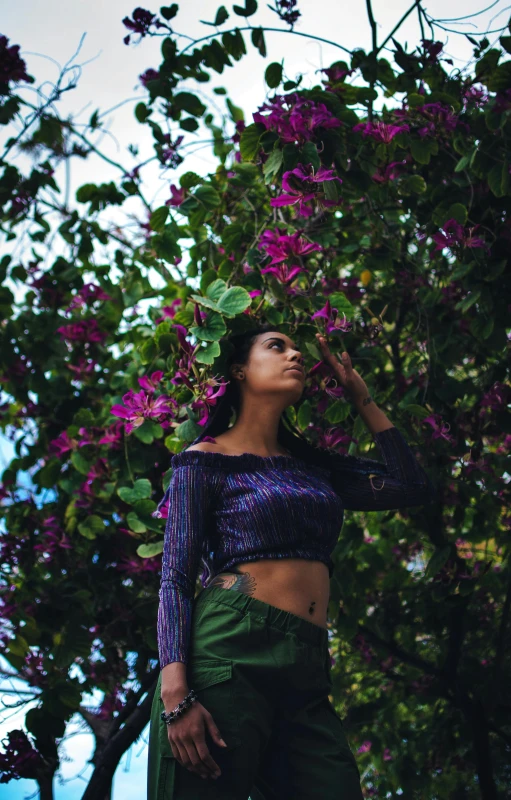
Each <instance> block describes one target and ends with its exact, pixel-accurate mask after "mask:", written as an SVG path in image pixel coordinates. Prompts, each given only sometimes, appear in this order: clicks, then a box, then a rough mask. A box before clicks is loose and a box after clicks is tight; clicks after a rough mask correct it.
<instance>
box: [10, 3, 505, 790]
mask: <svg viewBox="0 0 511 800" xmlns="http://www.w3.org/2000/svg"><path fill="white" fill-rule="evenodd" d="M142 5H143V7H145V8H148V9H149V10H151V11H157V10H158V8H159V3H158V4H157V5H145V3H143V4H142ZM219 5H220V3H219V2H216V0H215V2H212V0H186V2H182V3H180V12H179V14H178V17H177V18H176V20H174V21H173V23H172V24H173V26H174V29H175V30H176V31H178V32H179V33H183V34H186V35H188V36H192V37H198V36H205V35H206V34H208V33H211V32H212V29H211V28H208V27H206V26H205V25H202V24H201V23H200V22H199V20H201V19H204V20H207V21H212V20H213V19H214V17H215V13H216V9H217V8H218V6H219ZM225 5H226V7H227V8H228V10H229V11H230V10H231V5H232V4H231V3H230V2H227V3H225ZM410 5H412V0H373V11H374V16H375V19H376V21H377V24H378V40H379V42H382V41H383V40H384V39H385V37H386V36H387V35H388V34H389V33H390V32H391V30H392V29H393V27H394V26H395V24H396V23H397V22H398V20H399V19H400V18H401V16H402V15H403V14H404V13H405V11H406V10H407V9H408V8H409V7H410ZM135 6H136V3H131V2H126V0H108V2H106V1H105V2H101V1H100V0H87V2H85V0H71V2H69V0H68V2H65V3H64V2H59V0H45V2H41V0H39V2H36V1H35V0H16V2H10V3H4V4H3V6H2V21H1V26H2V27H1V29H0V32H1V33H2V34H4V35H6V36H7V37H8V38H9V39H10V43H11V44H19V45H20V46H21V55H22V57H23V58H24V59H25V60H26V62H27V69H28V72H29V73H30V74H32V75H33V76H34V77H35V78H36V84H35V85H39V84H40V83H41V82H42V81H48V82H51V83H53V82H54V81H55V80H56V78H57V76H58V72H59V68H58V65H61V66H62V65H64V64H65V63H66V62H68V61H69V60H70V59H72V58H73V56H74V54H75V53H76V50H77V48H78V46H79V43H80V39H81V37H82V36H83V35H84V34H85V39H84V41H83V44H82V47H81V51H80V53H79V55H78V56H76V57H75V59H74V63H80V64H83V67H82V72H81V76H80V78H79V82H78V86H77V88H76V89H75V90H73V91H72V92H69V93H68V94H67V95H66V96H65V98H64V100H63V102H62V103H61V104H59V109H60V114H61V115H63V116H66V115H69V114H71V115H73V116H74V117H75V118H76V115H77V114H78V119H80V120H81V121H82V122H85V121H87V120H88V119H89V117H90V115H91V114H92V113H93V112H94V111H96V110H98V109H99V110H101V111H106V110H107V109H110V108H113V107H114V106H116V105H118V104H119V103H121V102H122V101H125V100H126V99H129V102H128V103H126V104H125V105H123V106H122V107H120V108H118V109H117V110H115V111H112V112H111V113H109V114H108V115H107V117H106V119H107V120H108V128H109V133H108V134H105V136H104V138H103V141H102V145H101V146H102V149H103V150H104V152H105V153H106V154H107V155H108V156H109V157H110V158H112V159H114V160H116V161H120V162H121V163H122V164H123V165H125V166H126V167H127V168H129V169H132V168H133V166H135V164H136V160H135V159H134V158H133V157H132V156H131V155H130V154H129V153H128V150H127V147H128V145H130V144H134V145H137V146H139V148H140V153H141V155H142V156H147V155H151V153H152V152H153V151H152V139H151V137H150V136H149V135H148V133H147V128H146V126H141V125H139V123H138V122H137V121H136V120H135V118H134V116H133V108H134V106H135V104H136V103H137V102H139V101H140V100H142V99H144V90H143V88H142V86H141V85H140V82H139V80H138V76H139V75H140V74H141V73H142V72H144V71H145V70H146V69H148V68H149V67H154V68H156V67H158V65H159V63H160V58H159V46H160V44H161V39H144V40H143V41H142V42H141V43H140V45H138V46H126V45H125V44H124V43H123V41H122V40H123V37H124V36H125V35H126V33H127V30H126V28H125V27H124V26H123V24H122V19H123V17H125V16H131V14H132V11H133V8H134V7H135ZM486 6H492V7H491V8H489V10H487V11H485V12H484V13H482V14H480V15H478V16H477V17H475V18H474V20H467V19H465V20H460V21H458V22H452V21H448V22H445V23H443V24H444V26H445V27H447V28H455V29H457V30H463V31H465V32H467V33H469V34H472V35H473V34H474V33H477V32H478V31H479V32H485V31H487V30H491V29H493V28H498V27H500V26H501V25H503V24H505V23H506V21H507V19H508V17H509V13H510V12H509V10H505V9H506V6H507V4H506V3H505V2H504V1H503V0H501V1H500V2H496V3H493V4H492V3H491V2H487V3H485V2H478V0H429V1H428V0H424V2H423V7H424V8H425V10H426V11H427V12H428V14H429V15H430V16H431V17H433V18H435V19H441V18H444V19H446V18H451V19H452V18H456V17H458V18H459V17H466V16H467V15H469V14H473V13H476V12H478V11H480V10H481V9H484V8H485V7H486ZM299 8H300V10H301V12H302V17H301V20H300V21H299V23H298V24H297V25H296V26H295V30H296V31H299V32H300V33H308V34H312V35H315V36H319V37H324V38H326V39H329V40H332V41H334V42H337V43H338V44H341V45H343V46H344V47H347V48H349V49H350V50H352V49H355V48H357V47H363V48H364V49H366V50H368V49H370V43H371V32H370V27H369V24H368V20H367V12H366V3H365V2H364V0H358V2H354V0H352V2H350V3H341V2H339V0H300V1H299ZM252 19H253V20H254V21H255V22H257V24H265V25H268V26H272V27H284V28H285V27H286V26H283V25H282V23H280V21H279V20H278V18H277V16H276V15H275V14H274V13H272V12H271V11H270V10H269V9H268V7H267V5H266V3H264V2H263V3H260V13H259V14H258V15H257V16H256V17H254V18H252ZM229 22H230V23H231V22H232V23H233V27H234V25H238V26H240V27H241V26H242V25H243V20H242V19H241V18H239V17H234V16H233V15H231V19H230V20H229ZM426 35H427V37H428V38H430V36H431V34H430V31H429V30H428V31H427V33H426ZM245 38H246V42H247V49H248V52H249V55H248V56H246V57H245V58H244V59H242V61H241V62H239V63H237V64H236V66H235V68H234V69H226V70H224V72H223V74H222V75H218V74H216V73H213V76H214V77H213V80H212V81H211V82H210V83H209V84H202V85H201V87H200V90H205V91H207V93H208V98H209V100H208V102H210V101H211V98H214V99H215V102H216V103H217V104H219V107H220V108H222V102H223V101H222V98H221V97H217V96H215V95H212V92H211V90H212V88H213V87H214V86H224V87H225V88H226V89H227V92H228V95H229V96H230V98H231V99H232V101H233V102H234V103H235V104H236V105H237V106H240V107H241V108H242V109H243V110H244V111H245V118H246V121H247V123H250V122H251V121H252V116H251V115H252V112H253V111H255V110H256V109H257V107H258V106H259V105H260V104H261V103H262V102H263V101H264V99H265V96H266V93H267V87H266V85H265V83H264V69H265V67H266V66H267V64H268V63H270V62H271V61H280V60H281V59H282V58H283V59H284V67H285V71H286V74H287V76H288V77H291V78H293V77H295V75H297V74H298V73H308V75H309V77H308V78H307V79H304V82H303V85H304V86H310V85H312V84H313V83H316V82H318V79H319V75H315V74H314V71H315V70H318V69H320V68H321V67H326V66H328V65H329V64H330V63H332V61H334V60H338V59H340V58H343V57H344V56H343V52H342V50H340V49H338V48H335V47H334V46H332V45H328V44H324V43H320V42H317V41H312V40H311V41H309V40H307V39H305V38H303V37H296V36H292V35H290V34H289V33H281V34H279V33H268V34H267V35H266V41H267V47H268V57H267V59H266V60H263V59H262V58H261V56H260V55H259V53H257V51H256V50H255V49H254V48H253V47H252V45H251V44H250V43H249V39H248V36H247V35H246V34H245ZM397 38H398V40H399V41H400V42H401V43H402V44H403V45H404V44H405V43H407V45H408V49H409V50H412V49H413V48H414V47H415V45H416V44H418V43H419V39H420V29H419V26H418V21H417V14H416V13H415V12H414V13H413V14H412V15H410V16H409V18H408V19H407V21H406V22H405V24H404V25H403V27H402V28H401V30H400V31H399V33H398V34H397ZM489 38H490V41H491V42H493V41H495V40H496V38H497V35H496V34H494V35H490V37H489ZM435 39H437V40H441V41H443V42H446V46H445V54H446V55H448V56H449V57H450V58H452V59H453V61H454V67H457V68H462V67H463V66H464V65H465V64H466V63H467V62H469V61H470V59H471V58H472V51H473V47H472V45H471V44H470V43H469V42H468V41H467V40H466V38H465V37H464V36H460V35H456V34H454V33H447V32H444V31H442V30H440V29H439V28H437V29H436V30H435ZM185 42H186V40H185V38H183V39H181V45H182V46H184V43H185ZM384 54H385V56H386V57H387V58H389V59H391V54H390V52H389V51H387V52H386V53H382V55H384ZM355 82H357V83H359V82H360V80H359V79H357V78H355ZM195 88H197V87H195ZM25 91H26V96H27V97H30V91H29V90H25ZM197 92H198V93H199V90H197ZM80 111H81V114H79V112H80ZM11 134H12V131H11V132H10V133H9V135H11ZM201 138H202V134H201ZM192 140H193V135H190V134H186V141H192ZM194 149H196V148H194ZM214 166H215V160H214V159H213V158H211V156H209V155H208V150H207V148H205V149H203V150H200V151H198V152H196V153H195V155H193V156H190V157H189V158H187V159H186V161H185V163H184V164H183V165H182V167H181V168H180V169H179V170H178V171H177V173H169V172H167V173H165V175H162V174H161V173H160V172H159V170H158V169H157V168H156V167H155V169H154V171H153V173H151V175H152V177H151V185H150V186H149V187H148V189H149V190H148V192H147V197H148V199H149V200H150V201H151V202H152V203H154V204H162V203H163V202H165V200H166V199H167V198H168V197H169V194H170V193H169V184H170V183H171V182H174V183H175V182H177V181H176V177H177V175H178V174H179V173H180V172H182V171H185V170H194V171H196V172H199V173H201V174H205V173H206V172H207V171H208V170H209V169H211V168H214ZM118 176H119V173H118V171H116V170H115V169H114V168H110V167H109V166H108V165H105V164H104V162H100V161H99V159H95V158H91V159H89V160H88V161H87V162H86V163H80V162H78V161H74V162H73V166H72V186H73V189H74V190H75V189H76V188H77V187H78V186H80V185H81V184H82V183H85V182H89V181H95V182H103V181H107V180H111V179H116V178H118ZM2 451H3V452H2V454H1V456H0V469H3V468H4V467H5V465H6V464H7V463H8V462H9V461H10V459H11V458H12V455H13V454H12V446H11V445H10V444H9V443H8V442H6V441H5V440H4V441H3V448H2ZM155 624H156V621H155ZM0 697H1V698H2V699H3V700H5V701H6V702H12V701H13V699H14V698H13V696H12V695H9V696H7V695H3V696H2V695H1V694H0ZM93 701H94V698H91V702H93ZM26 710H27V709H24V710H23V711H22V712H21V713H19V714H13V715H8V714H6V713H5V711H2V712H1V714H0V720H1V718H4V719H5V722H4V723H3V724H2V723H1V721H0V738H1V737H3V736H5V733H6V732H7V731H8V730H11V729H12V728H14V727H17V726H22V725H23V719H24V716H25V713H26ZM146 739H147V730H146V732H145V734H144V737H143V740H141V741H139V742H138V744H137V745H135V746H134V747H133V748H132V749H131V751H130V752H129V753H128V754H126V756H125V757H124V758H123V760H122V763H121V765H120V767H119V769H118V770H117V772H116V775H115V780H114V791H113V796H112V800H121V798H122V800H131V799H132V798H133V800H135V798H136V800H140V799H141V798H142V797H144V796H145V779H146V778H145V772H146V766H147V748H146V744H145V741H146ZM62 753H63V755H65V756H66V757H67V758H68V759H69V761H68V762H67V763H64V764H63V767H62V770H61V771H62V774H63V776H64V778H65V781H66V782H65V783H61V782H60V781H59V780H58V779H57V780H56V781H55V800H78V798H80V797H81V794H82V792H83V788H84V780H86V779H87V776H88V775H89V774H90V766H86V761H87V759H88V758H90V756H91V754H92V737H91V736H90V735H89V734H87V733H82V734H79V735H76V736H74V737H72V738H70V739H69V741H68V742H66V744H65V746H63V748H62ZM81 772H83V775H82V777H76V776H78V775H79V774H80V773H81ZM31 795H34V796H35V783H34V782H33V781H27V780H22V781H13V782H11V783H9V784H0V800H7V798H9V800H21V798H29V797H30V796H31Z"/></svg>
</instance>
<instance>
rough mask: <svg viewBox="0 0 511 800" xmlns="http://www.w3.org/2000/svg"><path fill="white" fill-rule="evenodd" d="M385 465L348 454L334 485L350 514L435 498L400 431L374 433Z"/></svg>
mask: <svg viewBox="0 0 511 800" xmlns="http://www.w3.org/2000/svg"><path fill="white" fill-rule="evenodd" d="M373 440H374V441H375V443H376V445H377V447H378V448H379V450H380V452H381V454H382V456H383V459H384V463H382V462H380V461H375V460H373V459H370V458H360V457H359V456H350V455H346V456H343V457H342V462H341V463H340V465H339V466H337V464H336V468H335V471H332V485H333V487H334V489H335V491H336V492H337V494H338V495H340V497H341V498H342V500H343V503H344V508H346V509H349V510H351V511H387V510H389V509H394V508H406V507H408V506H420V505H424V504H425V503H430V502H432V501H433V500H434V498H435V490H434V487H433V485H432V483H431V481H430V480H429V477H428V476H427V475H426V473H425V472H424V470H423V469H422V467H421V466H420V464H419V462H418V461H417V459H416V458H415V456H414V454H413V452H412V450H411V448H410V447H409V445H408V443H407V442H406V440H405V439H404V437H403V435H402V434H401V432H400V431H399V430H398V429H397V428H396V427H392V428H387V429H386V430H384V431H380V432H379V433H375V434H373Z"/></svg>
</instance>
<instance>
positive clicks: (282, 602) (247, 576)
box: [206, 558, 330, 628]
mask: <svg viewBox="0 0 511 800" xmlns="http://www.w3.org/2000/svg"><path fill="white" fill-rule="evenodd" d="M212 586H219V587H221V588H223V589H226V590H227V591H235V592H242V593H243V594H248V595H250V597H255V598H257V599H258V600H262V601H263V602H264V603H268V604H269V605H271V606H275V607H276V608H280V609H282V610H283V611H290V612H291V613H292V614H296V616H298V617H302V618H303V619H306V620H308V621H309V622H312V623H314V624H315V625H319V626H320V627H321V628H326V627H327V624H326V620H327V608H328V600H329V596H330V578H329V574H328V567H327V566H326V564H323V562H322V561H308V560H306V559H303V558H279V559H260V560H259V561H247V562H242V563H240V564H235V565H234V566H233V567H229V569H228V570H225V571H224V572H219V573H218V574H217V575H215V576H214V578H212V580H211V581H210V582H209V584H208V585H207V587H206V590H207V589H209V588H210V587H212Z"/></svg>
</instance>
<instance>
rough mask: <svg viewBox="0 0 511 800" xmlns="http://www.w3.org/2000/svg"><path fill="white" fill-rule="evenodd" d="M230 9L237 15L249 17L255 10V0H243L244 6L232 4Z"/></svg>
mask: <svg viewBox="0 0 511 800" xmlns="http://www.w3.org/2000/svg"><path fill="white" fill-rule="evenodd" d="M232 10H233V11H234V13H235V14H237V15H238V16H239V17H251V16H252V14H255V13H256V11H257V0H245V8H242V7H241V6H233V7H232Z"/></svg>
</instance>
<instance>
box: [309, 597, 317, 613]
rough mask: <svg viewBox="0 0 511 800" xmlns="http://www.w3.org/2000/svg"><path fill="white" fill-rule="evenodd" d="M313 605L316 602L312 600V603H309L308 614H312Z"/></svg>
mask: <svg viewBox="0 0 511 800" xmlns="http://www.w3.org/2000/svg"><path fill="white" fill-rule="evenodd" d="M315 605H316V601H315V600H313V601H312V603H311V606H310V608H309V614H313V613H314V608H313V606H315Z"/></svg>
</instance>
